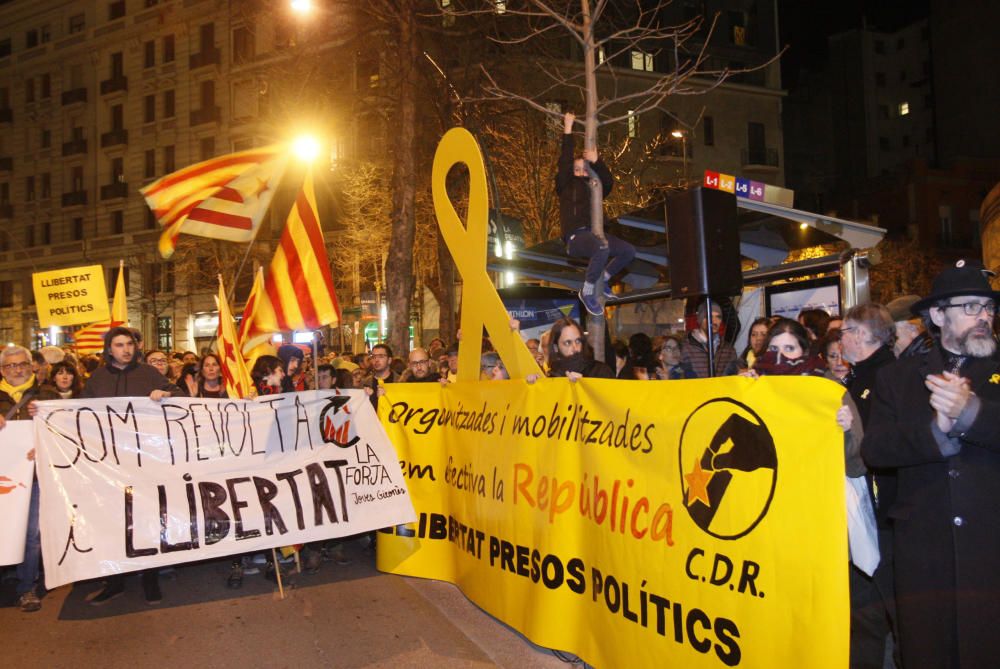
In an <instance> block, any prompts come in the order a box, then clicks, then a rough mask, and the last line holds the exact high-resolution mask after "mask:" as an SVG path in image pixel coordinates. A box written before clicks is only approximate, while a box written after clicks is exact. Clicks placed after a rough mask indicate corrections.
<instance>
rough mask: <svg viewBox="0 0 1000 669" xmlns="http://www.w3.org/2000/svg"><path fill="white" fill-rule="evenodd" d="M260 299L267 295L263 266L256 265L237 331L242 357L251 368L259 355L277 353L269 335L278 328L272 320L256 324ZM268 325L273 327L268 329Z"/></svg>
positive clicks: (271, 312) (272, 312) (271, 311)
mask: <svg viewBox="0 0 1000 669" xmlns="http://www.w3.org/2000/svg"><path fill="white" fill-rule="evenodd" d="M262 296H263V297H262ZM261 299H264V300H266V299H267V296H266V295H265V293H264V268H263V267H258V268H257V274H256V275H255V276H254V279H253V288H251V289H250V296H249V297H248V298H247V303H246V306H245V307H243V319H242V320H241V321H240V329H239V332H238V333H237V337H238V338H239V342H240V350H241V351H242V352H243V358H244V359H245V360H246V361H247V367H248V368H251V369H252V368H253V364H254V363H255V362H256V361H257V358H259V357H260V356H262V355H277V352H276V350H275V348H274V346H273V345H272V344H271V337H272V336H273V335H274V334H275V333H277V332H280V330H278V329H277V328H278V325H277V323H274V322H271V323H264V324H258V319H259V313H258V312H259V309H258V305H259V304H260V300H261ZM270 314H271V315H273V314H274V311H273V310H270ZM268 327H273V328H274V329H273V330H269V329H267V328H268Z"/></svg>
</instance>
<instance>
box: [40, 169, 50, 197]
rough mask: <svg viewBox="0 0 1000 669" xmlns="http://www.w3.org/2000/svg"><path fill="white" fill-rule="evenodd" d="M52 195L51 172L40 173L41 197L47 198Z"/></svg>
mask: <svg viewBox="0 0 1000 669" xmlns="http://www.w3.org/2000/svg"><path fill="white" fill-rule="evenodd" d="M50 197H52V173H51V172H43V173H42V199H43V200H48V199H49V198H50Z"/></svg>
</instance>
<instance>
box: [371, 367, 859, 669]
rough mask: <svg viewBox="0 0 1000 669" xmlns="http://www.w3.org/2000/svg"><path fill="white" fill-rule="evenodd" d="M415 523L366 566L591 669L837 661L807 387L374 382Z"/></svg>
mask: <svg viewBox="0 0 1000 669" xmlns="http://www.w3.org/2000/svg"><path fill="white" fill-rule="evenodd" d="M386 391H387V395H386V397H385V398H384V399H383V400H382V402H381V405H380V416H381V418H382V420H383V423H384V424H385V426H386V429H387V430H388V433H389V437H390V439H391V440H392V442H393V444H394V445H395V446H396V450H397V452H398V454H399V457H400V460H401V465H402V469H403V474H404V476H406V477H407V479H408V480H407V484H408V487H409V490H410V494H411V496H412V499H413V502H414V506H415V508H416V510H417V513H418V520H417V522H416V523H414V524H412V525H401V526H398V527H396V528H394V529H390V530H386V531H384V532H383V534H380V535H379V546H378V551H377V556H378V557H377V560H378V568H379V569H381V570H383V571H389V572H393V573H397V574H404V575H409V576H420V577H425V578H434V579H440V580H445V581H450V582H452V583H455V584H457V585H458V586H459V587H460V588H461V589H462V591H463V592H464V593H465V594H466V595H467V596H468V597H469V598H470V599H472V600H473V601H474V602H475V603H476V604H478V605H479V606H480V607H482V608H483V609H485V610H486V611H488V612H489V613H490V614H492V615H494V616H496V617H497V618H499V619H500V620H502V621H504V622H506V623H507V624H509V625H511V626H513V627H514V628H516V629H518V630H519V631H521V632H522V633H523V634H525V635H526V636H527V637H528V638H530V639H531V640H532V641H534V642H535V643H538V644H540V645H542V646H545V647H549V648H556V649H560V650H566V651H571V652H573V653H576V654H577V655H579V656H580V657H581V658H583V659H584V660H586V661H587V662H588V663H590V664H592V665H595V666H598V667H657V668H659V667H665V666H671V667H810V668H814V669H816V668H824V667H837V668H838V669H842V668H843V667H846V666H847V663H848V630H849V606H848V585H847V574H848V550H847V521H846V512H845V507H844V455H843V435H842V432H841V431H840V430H839V428H838V427H837V425H836V421H835V412H836V410H837V408H838V406H840V401H841V396H842V393H843V390H842V389H841V388H840V387H839V386H837V385H835V384H833V383H832V382H829V381H826V380H823V379H812V378H765V379H760V380H751V379H743V378H727V379H706V380H696V381H663V382H659V381H650V382H639V381H613V380H598V379H584V380H582V381H579V382H577V383H571V382H569V381H568V380H566V379H540V380H539V381H538V382H537V383H535V384H527V383H526V382H524V381H517V380H515V381H499V382H489V383H479V382H472V383H456V384H451V385H449V386H447V387H445V388H442V387H440V386H439V384H436V383H435V384H422V383H421V384H389V385H387V386H386Z"/></svg>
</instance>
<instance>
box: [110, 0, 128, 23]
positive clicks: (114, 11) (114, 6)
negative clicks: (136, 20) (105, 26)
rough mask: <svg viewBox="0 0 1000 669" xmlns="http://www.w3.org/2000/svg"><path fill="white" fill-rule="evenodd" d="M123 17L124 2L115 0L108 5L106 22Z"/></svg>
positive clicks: (123, 0)
mask: <svg viewBox="0 0 1000 669" xmlns="http://www.w3.org/2000/svg"><path fill="white" fill-rule="evenodd" d="M123 16H125V0H117V1H116V2H112V3H111V4H110V5H108V21H114V20H115V19H120V18H121V17H123Z"/></svg>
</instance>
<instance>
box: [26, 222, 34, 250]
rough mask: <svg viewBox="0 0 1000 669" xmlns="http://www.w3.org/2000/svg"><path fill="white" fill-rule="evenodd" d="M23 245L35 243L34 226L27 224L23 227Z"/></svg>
mask: <svg viewBox="0 0 1000 669" xmlns="http://www.w3.org/2000/svg"><path fill="white" fill-rule="evenodd" d="M24 245H25V246H28V247H31V246H34V245H35V226H33V225H28V226H26V227H25V228H24Z"/></svg>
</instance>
